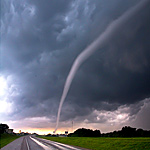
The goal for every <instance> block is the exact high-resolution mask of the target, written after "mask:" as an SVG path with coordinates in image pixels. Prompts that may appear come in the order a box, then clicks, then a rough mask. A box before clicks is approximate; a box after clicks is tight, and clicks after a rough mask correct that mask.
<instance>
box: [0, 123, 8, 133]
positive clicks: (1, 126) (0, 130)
mask: <svg viewBox="0 0 150 150" xmlns="http://www.w3.org/2000/svg"><path fill="white" fill-rule="evenodd" d="M8 128H9V126H8V125H7V124H2V123H1V124H0V134H2V133H4V132H5V130H6V129H8Z"/></svg>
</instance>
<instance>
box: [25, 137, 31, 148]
mask: <svg viewBox="0 0 150 150" xmlns="http://www.w3.org/2000/svg"><path fill="white" fill-rule="evenodd" d="M26 143H27V148H28V150H30V148H29V144H28V141H27V138H26Z"/></svg>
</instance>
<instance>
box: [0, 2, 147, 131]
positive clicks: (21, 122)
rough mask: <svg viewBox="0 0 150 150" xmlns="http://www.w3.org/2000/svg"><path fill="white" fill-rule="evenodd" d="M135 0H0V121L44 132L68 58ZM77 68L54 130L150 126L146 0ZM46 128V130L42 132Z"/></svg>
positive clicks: (54, 110) (49, 127) (50, 123)
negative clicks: (56, 127) (57, 127)
mask: <svg viewBox="0 0 150 150" xmlns="http://www.w3.org/2000/svg"><path fill="white" fill-rule="evenodd" d="M142 1H143V0H132V1H131V0H125V1H124V0H92V1H91V0H45V1H41V0H24V1H20V0H7V1H6V0H1V11H0V14H1V18H0V19H1V22H0V25H1V41H0V107H1V108H0V122H1V123H7V124H8V125H9V126H10V127H11V128H15V129H16V131H17V130H19V129H22V130H24V131H27V129H28V130H29V129H30V131H31V130H32V131H37V132H40V131H41V132H42V131H45V133H46V132H51V131H53V130H54V128H55V123H56V117H57V111H58V106H59V102H60V98H61V94H62V91H63V87H64V84H65V80H66V78H67V75H68V73H69V71H70V69H71V66H72V64H73V62H74V60H75V59H76V57H77V56H78V55H79V54H80V52H82V51H83V50H84V49H85V48H86V47H87V46H88V45H90V44H91V43H92V42H93V41H94V40H95V39H96V38H97V37H98V36H99V35H101V34H102V33H103V32H104V31H105V30H106V29H107V27H108V26H109V25H110V24H111V23H112V22H113V21H115V20H116V19H118V18H120V17H121V16H122V15H123V14H125V13H126V12H129V10H131V9H132V8H133V7H135V6H136V5H137V4H140V3H141V2H142ZM141 5H142V6H141V7H140V8H139V9H137V10H136V12H135V13H134V14H130V13H129V14H128V15H129V18H128V19H127V20H126V21H125V22H124V23H123V24H122V25H121V26H119V28H118V29H117V30H115V32H114V33H113V37H111V38H110V39H109V40H107V42H106V43H105V45H104V46H103V47H102V48H99V49H98V50H97V51H96V52H95V53H94V54H93V55H92V56H91V57H90V58H89V59H87V60H86V61H85V62H84V63H83V64H82V66H81V67H80V69H79V70H78V71H77V73H76V75H75V78H74V80H73V82H72V85H71V88H70V90H69V93H68V96H67V98H66V100H65V103H64V105H63V108H62V112H61V117H60V125H59V129H58V131H60V130H69V131H70V132H72V121H73V122H74V126H73V129H77V128H79V127H86V128H92V129H99V130H101V132H108V131H113V130H118V129H121V127H122V126H125V125H130V126H132V127H137V128H143V129H148V130H150V119H149V114H150V1H149V0H146V1H144V2H143V4H142V3H141ZM48 130H49V131H48Z"/></svg>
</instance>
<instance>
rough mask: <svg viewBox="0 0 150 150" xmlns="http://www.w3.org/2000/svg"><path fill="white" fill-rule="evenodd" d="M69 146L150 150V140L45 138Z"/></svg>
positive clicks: (96, 149) (115, 149)
mask: <svg viewBox="0 0 150 150" xmlns="http://www.w3.org/2000/svg"><path fill="white" fill-rule="evenodd" d="M41 138H44V139H47V140H51V141H56V142H60V143H64V144H68V145H74V146H79V147H82V148H87V149H92V150H102V149H103V150H150V138H142V137H141V138H103V137H98V138H94V137H44V136H41Z"/></svg>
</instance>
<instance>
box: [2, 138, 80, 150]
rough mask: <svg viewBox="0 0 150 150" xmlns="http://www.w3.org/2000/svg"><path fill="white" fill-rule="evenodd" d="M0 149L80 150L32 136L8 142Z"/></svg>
mask: <svg viewBox="0 0 150 150" xmlns="http://www.w3.org/2000/svg"><path fill="white" fill-rule="evenodd" d="M1 150H81V149H79V148H76V147H73V146H69V145H66V144H62V143H58V142H54V141H49V140H45V139H41V138H37V137H33V136H24V137H20V138H18V139H16V140H15V141H13V142H11V143H9V144H8V145H6V146H5V147H3V148H2V149H1Z"/></svg>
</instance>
